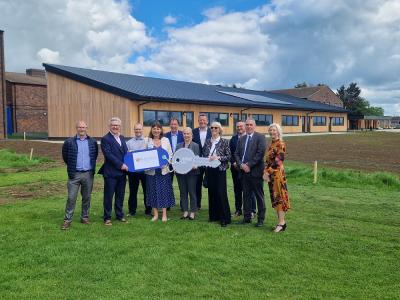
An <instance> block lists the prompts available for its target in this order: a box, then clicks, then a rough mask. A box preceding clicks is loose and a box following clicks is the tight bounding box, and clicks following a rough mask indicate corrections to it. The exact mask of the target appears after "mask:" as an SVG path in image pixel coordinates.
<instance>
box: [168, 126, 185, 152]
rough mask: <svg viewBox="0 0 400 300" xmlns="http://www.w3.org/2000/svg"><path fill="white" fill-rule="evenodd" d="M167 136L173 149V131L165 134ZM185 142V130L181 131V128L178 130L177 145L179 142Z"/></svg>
mask: <svg viewBox="0 0 400 300" xmlns="http://www.w3.org/2000/svg"><path fill="white" fill-rule="evenodd" d="M165 137H166V138H167V139H168V140H169V143H170V144H171V149H172V137H171V131H170V132H167V133H166V134H165ZM183 142H184V140H183V132H182V131H180V130H178V139H177V142H176V145H177V146H178V144H180V143H183ZM176 150H177V149H175V151H176Z"/></svg>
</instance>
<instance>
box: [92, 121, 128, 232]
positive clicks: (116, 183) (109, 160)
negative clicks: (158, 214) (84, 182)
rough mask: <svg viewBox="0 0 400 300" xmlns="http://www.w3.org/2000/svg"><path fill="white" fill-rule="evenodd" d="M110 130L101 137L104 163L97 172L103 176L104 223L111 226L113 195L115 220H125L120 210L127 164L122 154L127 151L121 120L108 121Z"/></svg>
mask: <svg viewBox="0 0 400 300" xmlns="http://www.w3.org/2000/svg"><path fill="white" fill-rule="evenodd" d="M109 127H110V132H109V133H107V134H106V135H105V136H103V138H102V139H101V150H102V152H103V155H104V164H103V166H102V167H101V168H100V170H99V174H102V175H103V177H104V199H103V206H104V216H103V219H104V225H107V226H111V225H112V223H111V212H112V199H113V196H114V195H115V201H114V209H115V215H116V217H117V220H119V221H121V222H126V220H125V218H124V212H123V210H122V207H123V204H124V196H125V185H126V172H127V171H128V167H127V165H125V164H124V156H125V154H126V153H127V152H128V147H127V146H126V142H125V138H124V137H123V136H122V135H121V120H120V119H119V118H116V117H113V118H111V119H110V122H109Z"/></svg>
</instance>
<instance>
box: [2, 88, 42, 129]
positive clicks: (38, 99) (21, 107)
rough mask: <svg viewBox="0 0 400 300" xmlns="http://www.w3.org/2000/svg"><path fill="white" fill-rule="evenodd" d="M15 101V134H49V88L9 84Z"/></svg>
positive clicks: (10, 92) (9, 90) (10, 94)
mask: <svg viewBox="0 0 400 300" xmlns="http://www.w3.org/2000/svg"><path fill="white" fill-rule="evenodd" d="M7 92H8V99H10V97H11V99H12V101H13V109H14V111H13V114H14V118H13V119H14V132H24V131H25V132H47V130H48V129H47V87H46V86H41V85H28V84H18V83H9V82H7Z"/></svg>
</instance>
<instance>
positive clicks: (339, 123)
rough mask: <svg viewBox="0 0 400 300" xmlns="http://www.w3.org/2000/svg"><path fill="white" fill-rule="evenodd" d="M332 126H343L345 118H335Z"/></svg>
mask: <svg viewBox="0 0 400 300" xmlns="http://www.w3.org/2000/svg"><path fill="white" fill-rule="evenodd" d="M331 124H332V126H343V125H344V118H343V117H333V118H332V121H331Z"/></svg>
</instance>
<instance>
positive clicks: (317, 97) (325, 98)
mask: <svg viewBox="0 0 400 300" xmlns="http://www.w3.org/2000/svg"><path fill="white" fill-rule="evenodd" d="M270 92H273V93H279V94H284V95H290V96H293V97H298V98H302V99H307V100H311V101H316V102H321V103H324V104H328V105H332V106H337V107H343V101H342V100H341V99H340V98H339V97H338V96H337V95H336V94H335V93H334V92H333V91H332V90H331V89H330V88H329V87H328V86H326V85H320V86H312V87H303V88H294V89H285V90H274V91H270Z"/></svg>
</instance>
